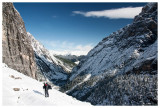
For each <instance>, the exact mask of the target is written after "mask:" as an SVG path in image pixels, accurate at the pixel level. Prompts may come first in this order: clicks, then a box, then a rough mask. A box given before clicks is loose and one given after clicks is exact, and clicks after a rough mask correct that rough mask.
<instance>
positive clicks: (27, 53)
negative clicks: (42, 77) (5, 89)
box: [2, 3, 37, 79]
mask: <svg viewBox="0 0 160 108" xmlns="http://www.w3.org/2000/svg"><path fill="white" fill-rule="evenodd" d="M2 11H3V12H2V15H3V20H2V48H3V49H2V50H3V62H4V63H6V64H7V65H8V66H9V67H10V68H12V69H15V70H17V71H19V72H21V73H23V74H25V75H27V76H30V77H32V78H35V79H36V70H37V69H36V63H35V60H34V52H33V48H32V46H31V43H30V42H29V40H28V38H27V32H26V29H25V25H24V22H23V19H22V18H21V16H20V14H19V13H18V11H17V10H16V9H15V8H14V6H13V4H12V3H3V7H2Z"/></svg>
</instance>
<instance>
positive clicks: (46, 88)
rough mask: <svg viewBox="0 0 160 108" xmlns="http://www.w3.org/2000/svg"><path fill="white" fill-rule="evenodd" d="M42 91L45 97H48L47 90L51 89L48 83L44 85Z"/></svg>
mask: <svg viewBox="0 0 160 108" xmlns="http://www.w3.org/2000/svg"><path fill="white" fill-rule="evenodd" d="M43 89H44V91H45V97H49V93H48V90H49V89H52V88H51V86H50V85H49V84H48V83H44V86H43Z"/></svg>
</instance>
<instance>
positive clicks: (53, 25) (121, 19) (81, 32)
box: [14, 3, 146, 54]
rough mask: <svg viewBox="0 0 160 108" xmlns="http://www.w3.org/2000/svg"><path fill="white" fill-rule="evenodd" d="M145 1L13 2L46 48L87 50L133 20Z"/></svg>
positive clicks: (68, 50)
mask: <svg viewBox="0 0 160 108" xmlns="http://www.w3.org/2000/svg"><path fill="white" fill-rule="evenodd" d="M145 4H146V3H14V6H15V8H16V9H17V10H18V11H19V13H20V14H21V16H22V18H23V20H24V22H25V26H26V30H27V31H28V32H30V33H31V34H32V35H33V36H34V37H35V38H36V39H37V40H38V41H40V42H41V43H42V44H43V45H44V46H45V47H46V48H47V49H49V50H54V51H57V52H60V53H62V52H73V53H74V54H75V53H79V54H86V53H87V52H88V51H89V50H90V49H91V48H93V47H94V46H95V45H97V44H98V43H99V42H100V41H101V40H102V39H103V38H104V37H106V36H108V35H109V34H111V33H112V32H114V31H117V30H118V29H120V28H122V27H124V26H126V25H127V24H130V23H132V21H133V17H134V16H135V14H138V13H139V12H140V10H141V8H142V7H143V6H144V5H145Z"/></svg>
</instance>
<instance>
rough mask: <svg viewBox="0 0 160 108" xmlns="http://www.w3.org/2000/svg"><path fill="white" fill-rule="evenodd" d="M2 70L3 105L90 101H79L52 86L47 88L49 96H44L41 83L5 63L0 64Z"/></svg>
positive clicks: (80, 103)
mask: <svg viewBox="0 0 160 108" xmlns="http://www.w3.org/2000/svg"><path fill="white" fill-rule="evenodd" d="M2 71H3V82H2V84H3V86H2V92H3V98H2V104H3V105H5V106H6V105H7V106H8V105H34V106H35V105H36V106H43V105H44V106H47V105H55V106H58V105H87V106H89V105H90V103H86V102H81V101H78V100H76V99H75V98H72V97H71V96H68V95H66V94H64V93H61V92H59V91H57V90H55V89H54V87H53V88H52V90H49V95H50V97H49V98H45V96H44V91H43V89H42V86H43V83H42V82H38V81H36V80H34V79H32V78H30V77H28V76H25V75H23V74H22V73H19V72H17V71H15V70H13V69H10V68H8V66H7V65H5V64H3V65H2ZM14 88H19V89H20V90H19V91H14V90H13V89H14Z"/></svg>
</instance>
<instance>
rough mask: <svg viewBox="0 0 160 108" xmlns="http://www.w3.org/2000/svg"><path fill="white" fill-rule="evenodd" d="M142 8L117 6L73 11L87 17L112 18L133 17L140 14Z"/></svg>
mask: <svg viewBox="0 0 160 108" xmlns="http://www.w3.org/2000/svg"><path fill="white" fill-rule="evenodd" d="M141 10H142V7H125V8H117V9H110V10H102V11H89V12H82V11H73V13H74V14H80V15H83V16H85V17H105V18H110V19H119V18H125V19H133V18H134V17H135V16H136V15H138V14H139V13H140V12H141Z"/></svg>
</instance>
